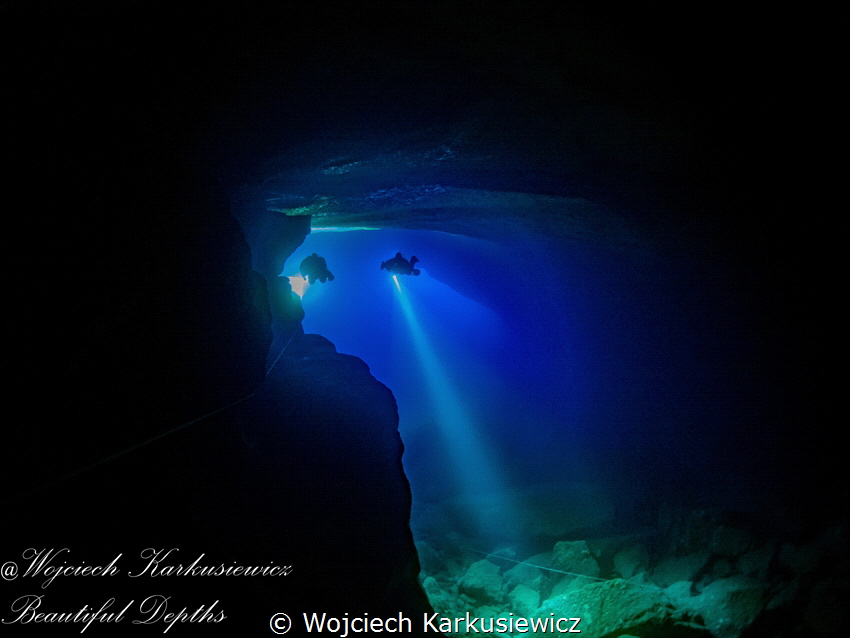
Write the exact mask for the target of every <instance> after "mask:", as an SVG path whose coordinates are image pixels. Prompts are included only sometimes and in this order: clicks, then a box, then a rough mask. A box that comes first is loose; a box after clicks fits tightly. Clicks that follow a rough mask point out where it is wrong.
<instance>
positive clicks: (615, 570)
mask: <svg viewBox="0 0 850 638" xmlns="http://www.w3.org/2000/svg"><path fill="white" fill-rule="evenodd" d="M727 521H728V516H724V513H723V512H720V511H713V510H685V509H679V510H675V509H673V508H665V507H662V508H661V509H660V511H659V512H658V513H657V517H656V520H655V521H654V523H653V524H652V525H651V526H647V527H645V528H644V529H643V530H641V531H639V532H634V533H628V534H622V533H620V534H608V535H606V534H597V535H591V536H590V537H587V538H581V539H573V540H561V541H556V542H554V544H552V546H551V549H550V550H549V551H544V552H542V553H535V554H533V555H530V554H528V553H527V552H525V553H523V552H522V550H516V549H515V548H514V549H512V548H502V549H498V548H493V549H492V550H491V552H492V553H491V554H489V555H481V554H477V553H474V552H472V551H470V550H469V549H468V547H470V546H471V545H472V544H473V543H472V542H471V540H470V539H469V538H465V537H463V536H462V535H460V534H457V533H447V534H445V535H443V536H442V537H440V538H437V537H436V536H430V537H428V538H421V537H420V538H419V539H418V540H417V548H418V552H419V558H420V562H421V566H422V571H421V574H420V582H421V583H422V586H423V588H424V590H425V592H426V593H427V595H428V598H429V600H430V602H431V605H432V606H433V608H434V611H435V612H437V613H438V614H439V615H440V616H439V617H438V619H439V618H442V617H445V618H465V617H466V614H467V613H469V615H470V618H479V619H481V620H479V621H477V623H478V624H474V625H473V628H472V630H467V628H466V625H465V623H464V622H461V623H460V624H459V626H458V629H459V631H457V632H456V633H453V635H471V634H473V633H475V632H476V631H482V632H483V631H486V630H488V629H490V626H491V625H490V623H491V621H490V620H489V619H491V618H493V619H498V618H505V619H510V618H513V619H514V620H515V619H517V618H529V619H530V618H544V619H545V618H554V619H557V618H561V617H565V618H581V623H580V624H579V625H578V627H576V629H578V630H580V631H581V633H582V635H584V636H591V637H594V636H600V637H603V636H610V637H618V638H627V637H629V636H637V637H641V638H646V637H654V636H674V637H677V636H706V637H708V636H715V637H717V638H737V637H738V636H804V635H805V636H832V635H839V634H841V635H843V633H842V632H843V631H844V630H845V629H846V612H845V611H844V602H845V601H846V600H847V599H848V580H847V577H846V574H847V553H846V550H845V549H844V548H845V545H846V543H845V540H846V534H847V529H846V526H845V525H843V524H842V525H835V526H833V527H830V528H828V529H826V530H825V531H823V532H821V533H820V534H819V535H817V536H815V537H814V538H810V539H808V540H807V541H805V542H801V541H798V542H790V541H787V540H781V539H779V538H778V537H776V536H775V535H774V536H771V535H770V534H765V533H764V530H758V529H754V528H751V527H749V526H747V525H741V524H729V523H728V522H727ZM437 622H438V621H437V620H435V626H436V623H437ZM494 622H495V621H494ZM571 625H572V623H562V625H561V629H562V630H566V629H567V628H568V627H570V626H571ZM495 626H496V627H497V629H496V633H500V632H499V631H498V627H499V625H498V624H496V625H495ZM504 626H505V625H504V624H503V625H502V627H504ZM509 627H510V626H509ZM514 630H515V631H514V632H513V633H512V634H511V633H506V632H501V633H502V635H514V636H519V635H523V634H527V633H529V632H530V631H531V629H530V628H525V629H524V631H523V628H522V627H521V628H519V630H517V627H514ZM536 633H540V632H539V631H538V632H536ZM550 633H558V632H557V631H555V632H550Z"/></svg>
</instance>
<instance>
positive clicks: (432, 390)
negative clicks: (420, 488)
mask: <svg viewBox="0 0 850 638" xmlns="http://www.w3.org/2000/svg"><path fill="white" fill-rule="evenodd" d="M392 279H393V282H394V283H395V287H396V290H397V292H398V295H397V298H398V301H399V304H400V306H401V311H402V314H403V315H404V317H405V319H406V321H407V325H408V327H409V328H410V335H411V337H412V340H413V346H414V349H415V351H416V355H417V357H418V359H419V367H420V369H421V371H422V374H423V376H424V379H425V384H426V386H427V390H428V394H429V395H430V399H431V404H432V409H433V410H434V414H435V420H436V422H437V426H438V427H439V429H440V433H441V434H442V436H443V440H444V443H445V448H446V450H447V453H448V454H449V456H450V458H451V461H452V465H453V469H454V472H455V474H456V477H457V478H458V483H459V485H460V489H461V490H462V494H461V496H462V498H463V500H464V502H465V504H466V505H467V506H468V507H469V508H470V509H469V515H470V518H471V520H472V522H473V523H475V524H476V525H477V526H478V530H479V535H480V536H481V537H487V536H491V535H492V532H493V531H494V526H495V529H496V530H498V529H499V527H500V526H502V527H504V525H505V524H506V523H507V524H510V523H511V522H513V521H516V520H518V517H516V516H514V514H515V512H516V504H514V503H509V502H508V499H507V498H506V496H505V495H506V494H507V491H506V489H505V482H504V481H503V480H502V478H501V477H500V476H499V473H498V472H497V470H496V467H495V466H496V462H495V460H492V459H491V458H489V454H488V452H487V450H486V446H485V445H484V444H483V442H482V440H481V438H480V437H479V434H478V432H477V431H476V429H477V428H476V424H475V423H474V422H473V419H472V418H470V416H469V414H468V411H467V410H466V407H465V404H464V400H462V398H461V396H460V395H459V394H458V392H457V390H456V388H455V385H454V384H453V383H452V381H451V379H450V377H449V375H448V374H447V373H446V371H445V369H444V367H443V365H442V364H441V363H440V360H439V358H438V357H437V355H436V354H435V352H434V349H433V348H432V347H431V344H430V343H429V339H428V337H427V335H426V333H425V330H424V329H423V328H422V325H421V324H420V322H419V320H418V318H417V316H416V313H415V312H414V310H413V306H412V305H411V302H410V299H409V298H408V295H407V291H406V290H405V288H404V286H403V285H402V283H401V280H400V279H399V277H398V275H393V276H392Z"/></svg>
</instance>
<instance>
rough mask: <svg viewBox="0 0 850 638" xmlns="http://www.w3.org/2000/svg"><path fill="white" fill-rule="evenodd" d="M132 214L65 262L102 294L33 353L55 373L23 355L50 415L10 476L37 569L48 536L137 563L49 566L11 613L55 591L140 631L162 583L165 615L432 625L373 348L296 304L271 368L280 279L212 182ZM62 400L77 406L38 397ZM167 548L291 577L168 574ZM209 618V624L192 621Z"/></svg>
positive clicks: (185, 560)
mask: <svg viewBox="0 0 850 638" xmlns="http://www.w3.org/2000/svg"><path fill="white" fill-rule="evenodd" d="M130 207H131V208H132V209H133V210H134V211H136V212H138V217H137V219H138V222H137V224H135V225H134V228H133V231H132V236H133V238H134V239H135V240H136V241H135V243H133V242H132V241H130V238H129V237H128V238H126V239H127V241H126V242H123V241H119V240H120V237H119V238H116V237H115V236H114V229H112V228H110V227H106V228H100V229H98V232H97V233H96V234H95V236H94V237H90V238H87V239H86V241H84V242H83V241H80V242H79V244H78V246H77V248H78V249H79V250H83V249H86V250H88V251H91V255H88V256H87V260H86V261H85V262H83V261H82V259H80V260H76V261H68V262H66V268H67V269H69V270H71V269H73V270H71V272H72V273H73V274H74V275H77V276H79V275H82V274H83V273H84V272H85V274H86V275H87V277H88V278H87V280H86V283H87V284H88V285H89V286H92V287H94V286H97V288H96V289H88V290H86V289H81V290H80V297H81V299H80V300H78V302H77V303H75V304H73V307H74V309H75V316H74V318H73V321H71V322H70V325H62V323H63V322H62V320H61V319H57V322H58V323H59V328H58V329H56V330H55V332H58V336H57V337H56V339H55V344H56V348H57V351H58V353H60V356H59V357H57V359H56V360H54V361H52V362H51V360H50V359H48V358H44V357H36V359H37V362H38V363H40V364H41V365H45V364H49V366H48V369H49V370H50V371H51V375H50V377H42V376H38V375H36V374H35V372H36V371H37V370H36V366H35V365H34V364H33V363H28V364H27V367H25V368H23V369H24V370H25V371H27V372H30V373H31V376H29V377H27V378H29V379H33V380H37V381H38V382H37V383H34V384H33V385H31V386H24V387H22V391H21V392H20V393H19V398H20V399H21V400H22V401H23V402H24V405H30V406H32V409H31V410H29V411H26V412H23V413H22V419H23V420H24V423H25V424H26V427H25V428H23V429H21V430H20V431H18V437H17V439H16V440H13V444H12V446H11V447H10V448H9V449H8V453H9V455H10V459H11V460H10V462H7V463H6V464H5V465H4V472H5V474H4V480H3V485H4V487H5V488H6V489H5V491H4V494H3V497H4V519H5V520H7V521H10V522H13V525H11V526H10V527H11V529H9V530H8V534H7V537H6V541H5V543H4V547H5V548H6V549H7V558H8V559H9V560H15V561H16V562H17V563H18V565H19V566H20V567H21V571H22V573H23V571H24V570H25V569H26V566H27V565H28V564H29V562H30V560H31V559H32V557H33V555H34V554H33V553H34V552H40V551H43V550H46V551H50V550H55V552H58V554H55V556H57V558H56V559H55V561H53V562H52V563H49V564H50V565H52V566H54V567H63V566H84V565H83V564H85V565H88V566H96V565H106V564H108V563H109V562H110V561H112V560H113V559H115V558H116V557H119V558H118V560H117V567H118V569H119V570H120V573H119V574H118V575H116V576H115V577H114V578H101V579H97V578H83V577H74V576H68V577H66V578H60V579H59V581H58V582H54V583H52V584H51V585H49V586H48V587H47V588H45V589H42V588H41V587H40V585H41V583H42V582H43V581H44V580H45V578H44V576H46V575H47V574H46V573H43V575H42V576H41V577H39V578H33V577H32V575H30V576H28V577H23V578H20V579H19V580H18V581H17V582H15V583H13V584H10V585H9V586H8V587H5V588H4V600H3V601H2V606H3V607H4V608H5V611H4V612H3V615H2V616H3V618H5V619H6V620H11V618H12V617H17V614H15V615H14V616H13V615H12V614H13V611H14V609H18V607H16V605H17V604H16V603H14V602H13V601H15V600H19V599H20V597H22V596H27V595H30V594H35V595H39V594H43V595H44V598H43V599H42V601H41V603H40V604H39V608H38V611H39V612H40V613H49V612H69V611H71V612H76V611H77V610H79V609H81V608H82V607H83V606H84V605H88V606H90V607H94V608H100V607H101V606H102V605H103V604H104V603H105V602H106V601H107V600H109V599H110V598H115V600H116V602H115V605H116V606H118V608H116V609H112V611H115V612H117V611H118V610H119V609H120V608H123V607H124V606H125V605H128V604H130V609H129V610H128V612H127V614H126V616H127V618H128V620H127V621H126V623H127V624H128V623H129V622H130V621H131V620H132V619H139V618H144V617H145V612H144V611H143V608H142V607H141V605H143V604H144V601H145V600H148V597H149V596H154V595H156V596H164V597H170V599H169V601H168V602H167V612H168V613H179V612H180V610H181V609H183V608H184V607H185V608H186V609H187V610H188V614H191V613H192V612H194V611H195V610H196V609H198V608H199V607H200V606H201V605H205V606H206V607H205V608H206V609H209V608H210V605H213V603H215V604H216V606H215V614H214V616H215V617H217V614H218V612H219V611H223V612H224V613H225V615H226V619H224V620H222V622H224V623H225V624H224V625H222V627H223V628H225V629H226V630H227V631H228V632H232V631H237V630H236V629H234V628H235V627H238V631H245V632H247V633H249V634H253V633H259V632H260V631H268V629H267V624H268V622H269V618H270V617H271V615H272V614H274V613H277V612H284V613H289V614H291V615H292V617H293V618H294V619H296V620H298V622H299V625H300V624H301V620H300V614H301V613H304V612H307V613H311V612H313V611H317V612H327V613H329V614H332V613H338V614H340V615H341V614H342V613H345V612H349V613H355V614H357V613H359V614H363V613H368V614H370V615H373V616H374V615H377V614H380V613H386V614H387V615H397V614H398V613H400V612H401V613H404V614H405V615H406V616H408V617H411V618H416V619H418V616H417V615H416V612H419V611H426V610H429V609H430V607H429V605H428V603H427V600H426V599H425V596H424V593H423V592H422V590H421V588H420V587H419V584H418V582H417V576H418V573H419V564H418V560H417V558H416V552H415V548H414V545H413V539H412V535H411V532H410V528H409V516H410V491H409V486H408V484H407V480H406V478H405V476H404V473H403V471H402V467H401V454H402V445H401V440H400V438H399V435H398V431H397V426H398V413H397V409H396V404H395V400H394V398H393V396H392V393H391V392H390V391H389V390H388V389H387V388H386V387H385V386H383V385H381V384H380V383H378V382H377V381H376V380H375V379H374V378H373V377H372V376H371V374H370V373H369V370H368V368H367V366H366V365H365V364H364V363H363V362H362V361H360V360H359V359H356V358H354V357H348V356H343V355H339V354H337V353H336V351H335V349H334V347H333V346H332V345H331V344H330V343H329V342H327V341H326V340H324V339H322V338H320V337H315V336H307V337H305V336H303V335H302V334H301V333H300V331H299V330H298V329H299V328H300V326H299V324H298V323H296V322H295V321H294V319H293V313H292V312H289V315H288V316H285V313H284V316H283V317H281V315H278V316H277V318H278V319H279V320H280V321H281V322H282V324H283V325H286V327H292V326H293V325H294V326H295V328H296V330H295V331H294V333H293V335H290V336H291V337H292V338H291V340H290V341H289V342H288V344H289V345H288V347H287V348H286V351H285V357H283V358H281V360H280V361H278V363H277V365H276V366H275V367H274V369H273V370H272V373H271V376H270V377H269V378H268V379H266V378H265V360H266V355H267V351H268V348H269V343H270V341H271V330H270V325H271V324H272V321H271V320H272V313H271V312H270V308H269V301H268V298H267V288H266V285H265V281H264V279H263V278H262V277H260V276H259V275H258V274H257V273H256V272H255V271H253V270H252V269H251V261H250V254H249V250H248V246H247V244H246V243H245V241H244V239H243V236H242V232H241V229H240V228H239V226H238V224H237V223H236V221H235V220H234V219H233V217H232V216H231V215H230V213H229V208H228V203H227V200H226V199H225V198H224V197H223V196H222V194H221V192H220V190H219V189H218V188H217V187H216V186H215V185H214V184H212V183H203V182H198V183H195V184H191V183H190V184H188V185H186V184H184V185H181V186H180V187H177V188H171V189H164V190H161V191H159V192H157V193H150V194H146V195H144V196H140V197H139V198H138V200H137V201H134V202H133V203H132V205H131V206H130ZM142 211H145V212H147V214H148V218H147V221H143V220H145V217H144V215H142ZM113 241H114V242H116V244H110V243H109V242H113ZM89 259H90V260H91V269H90V270H88V271H86V270H85V268H84V266H86V265H88V260H89ZM136 271H140V272H136ZM134 273H135V275H134ZM81 287H82V286H81ZM62 292H63V293H65V294H67V295H68V298H62V301H63V302H68V300H69V298H70V297H71V295H70V291H69V290H64V291H62ZM287 292H288V291H287ZM287 298H288V299H291V295H288V297H287ZM293 305H294V307H296V308H298V307H299V306H298V304H297V302H293V304H290V305H289V306H286V304H284V307H285V309H287V308H288V309H291V307H293ZM294 316H295V318H298V317H297V315H294ZM287 321H288V324H287ZM39 326H40V327H41V330H42V331H43V332H42V333H41V334H42V335H43V336H44V335H48V334H50V331H48V330H46V329H45V327H44V323H41V324H39ZM38 352H39V353H40V354H44V355H47V354H49V352H41V351H38ZM53 402H55V403H56V405H57V406H61V407H62V410H63V412H62V413H61V414H57V413H56V412H53V411H50V412H47V411H43V410H36V409H35V406H36V405H37V404H38V403H42V404H50V403H53ZM47 415H52V416H51V417H50V418H47ZM57 422H59V423H61V427H56V423H57ZM29 548H32V550H30V551H27V550H29ZM65 548H67V550H65ZM63 550H65V551H63ZM169 550H171V551H169ZM156 552H162V554H160V556H161V557H162V563H161V565H162V566H171V567H175V568H176V567H177V566H180V565H182V566H183V567H184V568H185V567H188V566H189V565H190V564H192V563H193V562H196V561H197V564H198V565H200V566H213V567H216V566H220V565H224V566H225V567H232V566H237V565H239V566H260V567H265V566H267V567H274V566H278V567H283V566H290V567H291V573H290V574H288V575H286V576H277V577H255V578H241V579H240V578H237V577H219V578H214V577H206V578H205V577H200V576H196V577H192V576H188V577H187V576H179V577H178V576H168V575H164V576H162V577H159V578H154V577H153V576H152V575H151V570H150V569H149V570H148V571H147V572H145V571H144V569H145V567H144V566H145V565H146V564H147V563H148V561H149V559H150V558H151V557H152V556H154V555H155V553H156ZM140 571H141V572H143V573H142V575H141V576H139V577H138V578H131V577H130V576H129V573H131V572H133V573H138V572H140ZM287 571H288V570H287ZM21 600H23V599H21ZM216 601H217V603H216ZM21 604H23V603H21ZM158 622H159V621H158ZM181 624H183V623H182V622H181ZM12 628H13V629H17V628H19V627H18V626H16V625H12ZM228 628H229V629H228ZM193 630H196V631H197V632H198V633H200V634H205V635H209V633H210V631H212V629H211V628H210V627H209V626H207V625H206V624H205V623H202V624H198V625H195V624H186V626H184V627H181V631H182V632H186V631H188V632H190V633H192V632H193Z"/></svg>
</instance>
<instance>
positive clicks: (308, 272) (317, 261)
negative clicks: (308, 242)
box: [299, 253, 334, 284]
mask: <svg viewBox="0 0 850 638" xmlns="http://www.w3.org/2000/svg"><path fill="white" fill-rule="evenodd" d="M299 270H300V271H301V276H302V277H303V278H304V279H308V280H309V281H310V283H311V284H314V283H316V280H317V279H318V280H319V281H321V282H322V283H325V282H326V281H333V280H334V275H333V273H332V272H331V271H330V270H328V264H327V262H326V261H325V258H324V257H319V256H318V255H317V254H316V253H313V254H312V255H310V256H309V257H305V258H304V261H302V262H301V266H299Z"/></svg>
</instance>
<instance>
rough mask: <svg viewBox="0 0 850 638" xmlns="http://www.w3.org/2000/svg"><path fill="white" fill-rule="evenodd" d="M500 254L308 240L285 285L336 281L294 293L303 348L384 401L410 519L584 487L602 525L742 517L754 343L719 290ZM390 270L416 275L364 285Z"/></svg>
mask: <svg viewBox="0 0 850 638" xmlns="http://www.w3.org/2000/svg"><path fill="white" fill-rule="evenodd" d="M515 240H516V241H514V242H512V245H510V246H508V245H496V244H492V243H489V242H485V241H481V240H475V239H470V238H463V237H458V236H455V235H450V234H447V233H440V232H428V231H406V230H388V229H383V230H358V231H349V232H313V233H312V234H311V235H310V236H308V237H307V239H306V240H305V242H304V243H303V245H302V246H301V247H300V248H298V249H297V250H296V252H295V253H294V254H293V255H292V256H291V257H290V259H289V260H288V262H287V264H286V267H285V269H284V272H283V275H287V276H288V275H297V271H298V264H300V262H301V260H302V259H303V258H304V257H306V256H307V255H309V254H311V253H313V252H317V253H318V254H319V255H321V256H323V257H325V258H326V259H327V263H328V267H329V269H330V270H331V271H332V272H333V273H334V275H335V279H334V280H333V281H329V282H327V283H325V284H320V283H316V284H314V285H312V286H311V287H309V288H308V289H307V290H306V291H305V293H304V296H303V299H302V304H303V307H304V311H305V318H304V322H303V326H304V330H305V332H307V333H316V334H320V335H323V336H325V337H327V338H328V339H330V340H331V341H332V342H333V343H334V344H335V345H336V347H337V350H338V351H339V352H341V353H345V354H351V355H355V356H357V357H360V358H361V359H363V360H364V361H365V362H366V363H367V365H368V366H369V368H370V370H371V372H372V374H373V375H374V376H375V377H376V378H377V379H378V380H379V381H381V382H382V383H384V384H386V385H387V386H388V387H389V388H390V389H391V390H392V391H393V394H394V395H395V397H396V400H397V403H398V409H399V417H400V423H399V431H400V433H401V436H402V439H403V441H404V443H405V453H404V458H403V462H404V466H405V471H406V473H407V475H408V478H409V480H410V482H411V486H412V491H413V496H414V516H416V514H417V511H420V512H424V511H425V509H424V506H425V505H426V504H433V503H441V502H444V501H446V500H448V499H453V498H458V497H459V498H475V497H477V496H482V495H485V494H491V495H492V494H496V495H499V494H501V495H504V494H508V493H509V492H516V491H523V490H527V489H530V488H532V487H533V486H536V485H553V484H564V485H567V484H570V485H575V484H593V485H595V486H601V489H603V490H604V491H605V492H606V493H607V495H608V498H609V499H610V501H611V502H612V503H614V505H615V507H616V508H617V510H618V511H619V512H629V511H632V510H635V509H639V508H640V507H643V506H646V505H647V504H654V505H657V504H658V503H659V502H661V501H663V500H665V499H668V500H669V499H674V500H675V499H678V500H682V499H685V500H687V501H688V502H689V503H691V504H693V505H694V506H697V505H706V504H708V505H718V504H719V505H722V506H726V507H744V508H746V507H750V508H752V507H757V505H754V504H753V501H752V498H753V497H758V495H759V494H760V493H765V490H764V487H765V486H766V485H770V482H771V481H772V480H774V478H775V477H773V476H772V474H771V473H770V464H769V463H768V462H767V461H766V460H765V459H764V458H762V456H763V455H764V454H769V453H768V452H766V451H765V450H766V447H765V444H764V432H763V431H762V430H761V429H760V421H759V417H758V415H755V416H754V410H755V411H756V412H757V411H758V409H757V408H758V406H762V407H763V404H764V403H765V399H764V397H762V396H761V395H760V394H759V387H760V386H759V385H758V384H756V383H755V381H754V379H755V378H757V377H758V371H756V369H755V368H754V367H753V365H752V363H753V357H754V355H753V348H754V342H755V341H756V337H757V335H754V334H751V333H748V332H747V326H746V321H745V318H743V317H742V316H739V314H737V308H738V306H737V305H736V304H737V300H735V299H734V298H733V297H734V295H732V294H731V292H730V290H728V289H726V288H724V286H723V285H722V283H718V281H719V274H717V273H711V272H709V273H708V274H707V275H706V273H704V272H702V271H700V270H699V268H692V269H690V270H689V268H691V267H689V266H687V265H686V264H683V263H681V262H676V263H673V262H671V261H670V260H667V259H661V258H658V257H657V256H653V255H648V254H645V253H633V254H632V253H628V252H624V251H622V250H618V249H609V248H598V247H597V248H593V249H581V248H579V247H575V248H569V247H566V248H565V247H563V246H555V247H553V246H552V245H549V244H547V243H545V242H543V241H541V242H539V243H535V240H534V239H533V238H528V237H527V238H525V239H521V238H515ZM396 252H401V253H402V254H403V255H404V256H405V257H407V258H409V257H411V256H413V255H416V256H417V257H418V258H419V259H420V263H419V264H417V267H419V268H420V269H421V273H422V274H421V275H420V276H418V277H414V276H399V277H398V281H399V284H398V286H397V285H396V283H395V281H394V279H393V277H392V276H391V275H390V274H388V273H387V272H386V271H384V270H381V269H380V264H381V262H382V261H385V260H387V259H389V258H391V257H393V256H394V255H395V253H396ZM709 280H714V284H713V285H709ZM757 367H758V366H756V368H757ZM754 405H755V406H756V407H755V408H754V407H753V406H754ZM742 426H744V427H742ZM491 502H492V500H491ZM510 506H511V504H510V503H509V502H507V500H505V501H504V502H503V503H500V505H499V509H501V510H502V514H503V515H504V514H505V513H506V512H507V511H508V509H509V508H510ZM470 516H471V517H472V518H474V514H472V513H471V514H470ZM478 523H479V525H484V526H486V522H482V521H478ZM479 529H480V526H479Z"/></svg>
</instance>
